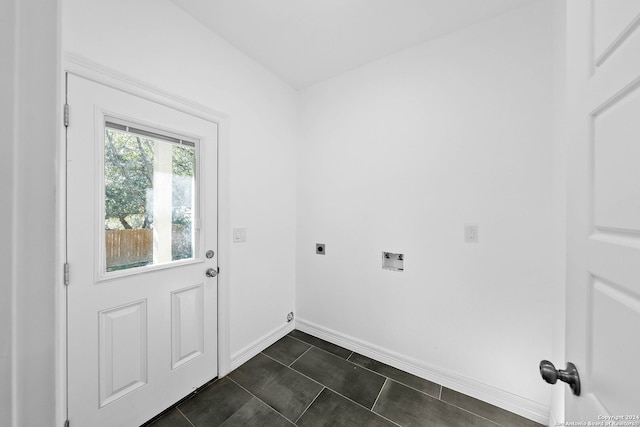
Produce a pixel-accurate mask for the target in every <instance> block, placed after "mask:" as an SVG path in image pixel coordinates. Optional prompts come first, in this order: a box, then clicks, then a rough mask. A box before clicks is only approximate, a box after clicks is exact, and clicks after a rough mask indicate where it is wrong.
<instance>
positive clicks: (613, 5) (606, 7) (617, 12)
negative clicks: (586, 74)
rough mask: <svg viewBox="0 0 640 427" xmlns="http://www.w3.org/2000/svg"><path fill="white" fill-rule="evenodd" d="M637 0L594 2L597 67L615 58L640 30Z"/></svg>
mask: <svg viewBox="0 0 640 427" xmlns="http://www.w3.org/2000/svg"><path fill="white" fill-rule="evenodd" d="M639 22H640V2H638V1H637V0H593V50H594V52H593V53H594V55H593V56H594V60H595V63H596V65H598V66H601V65H602V64H604V63H605V61H606V60H607V59H608V58H609V57H611V56H613V54H614V52H615V51H616V50H618V49H619V48H620V47H621V45H622V44H623V43H625V42H626V41H627V40H628V39H629V38H630V37H631V36H632V35H633V33H634V32H636V30H637V28H638V24H639Z"/></svg>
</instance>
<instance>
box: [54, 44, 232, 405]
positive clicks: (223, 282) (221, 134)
mask: <svg viewBox="0 0 640 427" xmlns="http://www.w3.org/2000/svg"><path fill="white" fill-rule="evenodd" d="M62 71H63V72H62V73H61V74H62V81H61V85H62V94H63V99H64V94H65V93H66V87H65V86H66V78H65V76H66V73H69V74H74V75H77V76H79V77H82V78H85V79H88V80H91V81H94V82H96V83H100V84H103V85H106V86H108V87H111V88H114V89H118V90H122V91H124V92H127V93H130V94H132V95H136V96H139V97H141V98H143V99H146V100H148V101H152V102H155V103H158V104H161V105H164V106H167V107H170V108H173V109H175V110H178V111H181V112H183V113H186V114H190V115H192V116H195V117H198V118H201V119H203V120H207V121H210V122H213V123H216V124H217V125H218V266H219V268H220V275H218V377H223V376H225V375H227V374H228V373H229V372H230V369H231V368H230V367H231V347H230V339H229V336H230V293H229V283H230V281H229V278H230V266H231V258H230V249H231V247H230V242H231V215H230V203H229V193H230V186H229V182H230V179H229V176H230V173H229V165H230V162H229V151H230V150H229V148H230V147H229V142H230V140H229V116H228V115H227V114H225V113H221V112H219V111H216V110H214V109H211V108H209V107H207V106H205V105H202V104H198V103H196V102H193V101H191V100H189V99H186V98H183V97H180V96H177V95H175V94H172V93H169V92H167V91H165V90H163V89H161V88H159V87H155V86H152V85H149V84H147V83H145V82H143V81H141V80H138V79H135V78H132V77H130V76H127V75H125V74H123V73H120V72H118V71H116V70H114V69H111V68H108V67H105V66H103V65H101V64H98V63H96V62H93V61H91V60H90V59H88V58H86V57H84V56H80V55H75V54H65V55H64V57H63V60H62ZM60 109H61V110H62V106H60ZM70 113H71V117H70V120H69V122H70V126H73V105H71V106H70ZM58 153H59V156H58V159H57V161H58V174H59V180H58V185H59V187H58V188H60V189H61V191H59V192H58V194H57V196H56V197H57V203H58V209H57V215H58V218H57V224H58V231H57V236H56V241H57V242H59V244H58V251H59V256H58V257H57V259H59V260H62V262H61V263H60V271H61V274H60V275H59V278H58V280H57V281H56V282H57V284H58V285H59V286H61V287H63V289H64V290H63V291H62V292H59V293H58V296H57V301H56V303H57V308H58V310H57V312H58V316H57V321H58V328H57V329H58V331H57V337H56V338H57V339H56V354H57V357H58V363H56V366H57V372H56V380H57V383H58V386H57V387H56V390H58V393H59V395H58V396H56V407H57V413H58V414H59V415H62V416H66V414H67V387H68V384H67V362H66V361H67V334H66V330H67V305H66V301H67V292H66V287H64V280H63V274H62V267H63V266H62V264H63V263H64V262H65V259H66V242H67V229H66V227H67V224H66V214H67V212H66V209H67V206H66V188H67V182H66V128H65V127H63V126H61V135H60V137H59V150H58ZM72 274H73V272H72ZM71 286H73V285H71Z"/></svg>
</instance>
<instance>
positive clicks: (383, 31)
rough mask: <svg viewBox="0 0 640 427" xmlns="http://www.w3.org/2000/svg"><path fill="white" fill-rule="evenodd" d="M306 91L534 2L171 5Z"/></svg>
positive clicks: (231, 0) (320, 0)
mask: <svg viewBox="0 0 640 427" xmlns="http://www.w3.org/2000/svg"><path fill="white" fill-rule="evenodd" d="M171 1H173V2H174V3H175V4H176V5H178V6H179V7H181V8H182V9H184V10H185V11H186V12H187V13H189V14H190V15H192V16H193V17H195V18H196V19H197V20H198V21H200V22H202V23H203V24H204V25H205V26H207V27H209V28H210V29H211V30H213V31H214V32H216V33H217V34H218V35H220V36H221V37H223V38H224V39H226V40H227V41H228V42H229V43H231V44H232V45H234V46H235V47H236V48H238V49H239V50H241V51H242V52H244V53H245V54H246V55H248V56H250V57H251V58H253V59H254V60H255V61H257V62H258V63H260V64H262V65H263V66H264V67H265V68H267V69H268V70H270V71H271V72H273V73H274V74H275V75H277V76H279V77H280V78H281V79H282V80H284V81H285V82H287V83H289V84H290V85H291V86H293V87H294V88H297V89H300V88H303V87H306V86H309V85H311V84H313V83H316V82H319V81H322V80H325V79H328V78H331V77H334V76H336V75H339V74H341V73H344V72H345V71H348V70H351V69H353V68H356V67H359V66H361V65H363V64H366V63H367V62H370V61H373V60H375V59H378V58H382V57H384V56H386V55H389V54H391V53H394V52H397V51H399V50H401V49H404V48H407V47H409V46H413V45H416V44H418V43H420V42H423V41H426V40H429V39H432V38H435V37H438V36H441V35H443V34H446V33H450V32H452V31H455V30H457V29H459V28H462V27H464V26H467V25H470V24H473V23H475V22H479V21H482V20H485V19H488V18H490V17H492V16H495V15H498V14H500V13H503V12H506V11H508V10H510V9H514V8H517V7H519V6H521V5H523V4H524V3H528V2H530V1H533V0H171Z"/></svg>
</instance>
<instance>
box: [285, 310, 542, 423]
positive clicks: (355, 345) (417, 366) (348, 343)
mask: <svg viewBox="0 0 640 427" xmlns="http://www.w3.org/2000/svg"><path fill="white" fill-rule="evenodd" d="M296 328H297V329H299V330H301V331H302V332H306V333H308V334H311V335H313V336H316V337H318V338H322V339H324V340H326V341H329V342H332V343H334V344H336V345H339V346H342V347H345V348H347V349H349V350H352V351H355V352H357V353H360V354H362V355H363V356H367V357H370V358H372V359H375V360H377V361H379V362H383V363H386V364H387V365H390V366H393V367H394V368H397V369H401V370H403V371H405V372H409V373H411V374H413V375H416V376H418V377H420V378H424V379H426V380H429V381H432V382H435V383H437V384H440V385H442V386H444V387H447V388H450V389H452V390H455V391H457V392H460V393H463V394H466V395H467V396H471V397H474V398H476V399H479V400H482V401H483V402H487V403H490V404H492V405H495V406H498V407H500V408H502V409H505V410H507V411H510V412H513V413H514V414H518V415H520V416H523V417H525V418H528V419H530V420H533V421H535V422H538V423H541V424H543V425H547V423H548V422H549V408H548V407H547V406H545V405H542V404H540V403H538V402H534V401H532V400H530V399H527V398H525V397H522V396H518V395H516V394H513V393H510V392H508V391H505V390H502V389H499V388H496V387H494V386H491V385H489V384H485V383H482V382H480V381H477V380H474V379H471V378H467V377H465V376H462V375H460V374H457V373H455V372H453V371H449V370H447V369H443V368H441V367H438V366H435V365H431V364H428V363H425V362H422V361H419V360H417V359H413V358H411V357H407V356H404V355H402V354H399V353H396V352H394V351H392V350H388V349H385V348H382V347H379V346H377V345H375V344H371V343H369V342H366V341H363V340H360V339H358V338H354V337H351V336H349V335H345V334H343V333H340V332H337V331H334V330H332V329H328V328H325V327H323V326H320V325H317V324H315V323H313V322H309V321H307V320H304V319H296Z"/></svg>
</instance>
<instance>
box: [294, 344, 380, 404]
mask: <svg viewBox="0 0 640 427" xmlns="http://www.w3.org/2000/svg"><path fill="white" fill-rule="evenodd" d="M291 367H292V368H293V369H295V370H296V371H299V372H302V373H303V374H305V375H306V376H308V377H309V378H313V379H314V380H316V381H318V382H319V383H320V384H323V385H325V386H327V387H328V388H330V389H332V390H334V391H336V392H338V393H340V394H342V395H343V396H346V397H348V398H349V399H351V400H353V401H355V402H357V403H359V404H361V405H362V406H364V407H366V408H371V407H372V406H373V403H374V402H375V400H376V397H377V396H378V393H379V392H380V388H381V387H382V385H383V384H384V381H385V378H384V377H382V376H380V375H378V374H376V373H373V372H371V371H368V370H366V369H364V368H361V367H360V366H357V365H355V364H353V363H351V362H348V361H346V360H344V359H341V358H340V357H337V356H334V355H332V354H329V353H327V352H325V351H322V350H319V349H317V348H312V349H310V350H309V351H307V352H306V353H305V354H304V355H303V356H302V357H301V358H300V359H298V360H297V361H296V362H295V363H294V364H293V365H291Z"/></svg>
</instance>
